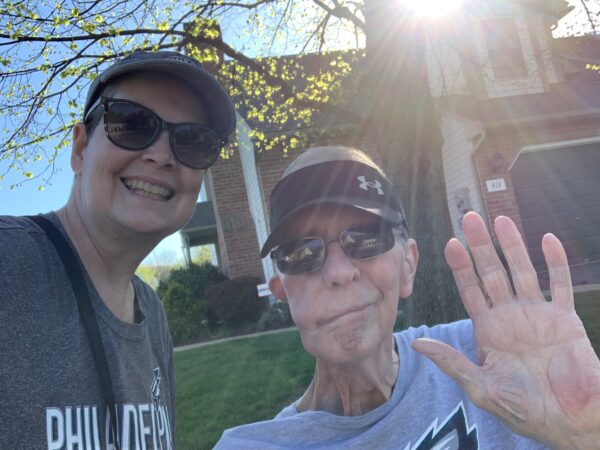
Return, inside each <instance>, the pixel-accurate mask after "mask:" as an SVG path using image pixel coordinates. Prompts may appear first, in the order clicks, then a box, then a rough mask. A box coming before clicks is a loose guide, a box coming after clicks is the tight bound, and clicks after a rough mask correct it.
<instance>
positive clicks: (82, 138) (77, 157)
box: [71, 122, 88, 175]
mask: <svg viewBox="0 0 600 450" xmlns="http://www.w3.org/2000/svg"><path fill="white" fill-rule="evenodd" d="M72 139H73V143H72V144H71V169H73V172H74V173H75V174H76V175H81V170H82V167H83V151H84V150H85V148H86V147H87V142H88V138H87V130H86V127H85V125H84V124H83V123H82V122H79V123H77V124H75V126H74V127H73V136H72Z"/></svg>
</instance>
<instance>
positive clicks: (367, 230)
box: [271, 224, 395, 275]
mask: <svg viewBox="0 0 600 450" xmlns="http://www.w3.org/2000/svg"><path fill="white" fill-rule="evenodd" d="M334 241H339V243H340V244H341V246H342V249H343V250H344V253H346V255H348V256H349V257H350V258H352V259H368V258H373V257H375V256H378V255H381V254H383V253H385V252H387V251H388V250H390V249H391V248H392V247H393V246H394V243H395V237H394V231H393V228H392V227H391V226H384V227H382V226H380V225H379V224H378V225H376V226H367V227H360V228H353V229H348V230H344V231H342V232H341V233H340V235H339V236H338V237H335V238H331V239H323V238H320V237H303V238H299V239H295V240H293V241H290V242H286V243H285V244H282V245H280V246H279V247H277V248H276V249H275V250H273V251H272V252H271V258H273V259H274V260H275V263H276V264H277V269H279V271H280V272H281V273H284V274H286V275H300V274H303V273H310V272H316V271H317V270H319V269H321V267H323V264H324V263H325V260H326V259H327V244H329V243H330V242H334Z"/></svg>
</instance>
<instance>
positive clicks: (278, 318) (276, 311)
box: [257, 300, 294, 331]
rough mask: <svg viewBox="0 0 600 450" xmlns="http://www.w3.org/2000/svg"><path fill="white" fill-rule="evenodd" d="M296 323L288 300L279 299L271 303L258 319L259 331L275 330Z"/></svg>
mask: <svg viewBox="0 0 600 450" xmlns="http://www.w3.org/2000/svg"><path fill="white" fill-rule="evenodd" d="M292 325H294V322H293V321H292V315H291V313H290V306H289V305H288V304H287V303H286V302H282V301H280V300H278V301H277V302H275V303H273V304H272V305H270V306H269V307H268V308H267V310H266V311H265V312H264V313H263V314H262V316H261V318H260V320H259V321H258V325H257V329H258V330H259V331H265V330H275V329H277V328H285V327H291V326H292Z"/></svg>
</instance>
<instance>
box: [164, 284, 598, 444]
mask: <svg viewBox="0 0 600 450" xmlns="http://www.w3.org/2000/svg"><path fill="white" fill-rule="evenodd" d="M576 298H577V300H576V309H577V312H578V313H579V316H580V317H581V319H582V321H583V324H584V325H585V327H586V330H587V332H588V334H589V336H590V339H591V340H592V344H593V345H594V348H595V349H596V352H599V353H600V292H598V291H595V292H589V293H584V294H578V295H577V296H576ZM313 368H314V362H313V359H312V357H310V356H309V355H308V354H307V353H306V352H305V351H304V350H303V349H302V345H301V343H300V338H299V336H298V333H297V332H296V331H287V332H282V333H278V334H271V335H265V336H259V337H253V338H249V339H242V340H237V341H231V342H225V343H222V344H215V345H209V346H206V347H200V348H197V349H194V350H187V351H183V352H178V353H176V354H175V372H176V377H177V418H176V422H177V447H178V448H179V449H181V450H196V449H198V450H203V449H210V448H212V446H213V445H214V444H215V442H216V441H217V440H218V439H219V437H220V436H221V433H222V432H223V430H224V429H225V428H230V427H233V426H235V425H239V424H243V423H248V422H255V421H258V420H265V419H269V418H271V417H273V416H274V415H275V414H276V413H277V412H278V411H279V410H280V409H281V408H282V407H283V406H285V405H287V404H289V403H290V402H292V401H293V400H294V399H296V398H297V397H298V396H299V395H300V394H301V393H302V392H303V391H304V389H305V388H306V386H308V383H309V382H310V380H311V378H312V372H313Z"/></svg>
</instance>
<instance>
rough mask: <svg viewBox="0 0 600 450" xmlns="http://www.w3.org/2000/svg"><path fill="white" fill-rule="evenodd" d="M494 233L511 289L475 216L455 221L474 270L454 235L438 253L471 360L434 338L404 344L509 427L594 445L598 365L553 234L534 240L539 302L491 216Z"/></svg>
mask: <svg viewBox="0 0 600 450" xmlns="http://www.w3.org/2000/svg"><path fill="white" fill-rule="evenodd" d="M494 230H495V232H496V236H497V237H498V241H499V243H500V246H501V248H502V251H503V253H504V255H505V257H506V260H507V262H508V265H509V268H510V273H511V276H512V280H513V285H514V289H513V286H511V283H510V281H509V279H508V276H507V274H506V271H505V270H504V268H503V266H502V264H501V262H500V259H499V258H498V255H497V253H496V251H495V249H494V246H493V244H492V240H491V238H490V236H489V233H488V232H487V229H486V227H485V224H484V222H483V220H482V219H481V217H480V216H479V215H477V214H475V213H469V214H467V215H466V216H465V217H464V219H463V231H464V233H465V238H466V240H467V242H468V244H469V248H470V250H471V255H472V258H473V261H474V263H475V266H476V268H477V272H475V268H474V267H473V262H472V260H471V257H470V256H469V254H468V253H467V251H466V250H465V248H464V247H463V245H462V244H461V243H460V242H459V241H458V240H456V239H452V240H450V241H449V242H448V244H447V245H446V249H445V254H446V261H447V262H448V264H449V266H450V268H451V269H452V272H453V274H454V279H455V281H456V285H457V287H458V291H459V293H460V296H461V299H462V302H463V304H464V305H465V308H466V310H467V312H468V314H469V316H470V317H471V320H472V321H473V328H474V333H475V339H476V342H477V354H478V359H479V364H478V365H477V364H473V363H472V362H471V361H470V360H469V359H468V358H467V357H465V356H464V355H463V354H461V353H459V352H458V351H456V350H454V349H453V348H451V347H449V346H447V345H445V344H442V343H441V342H436V341H432V340H426V339H419V340H416V341H415V342H414V343H413V348H414V349H415V350H417V351H419V352H421V353H423V354H424V355H426V356H428V357H429V358H431V359H432V360H433V361H434V362H435V363H436V364H437V365H438V367H440V369H442V370H443V371H444V372H445V373H446V374H448V375H449V376H451V377H452V378H453V379H454V380H456V381H457V382H458V383H459V384H460V385H461V386H462V388H463V389H464V390H465V391H466V393H467V394H468V395H469V397H470V398H471V400H472V401H473V402H474V403H475V404H476V405H477V406H479V407H480V408H483V409H485V410H488V411H490V412H491V413H493V414H495V415H496V416H498V417H499V418H500V419H502V420H503V421H504V422H505V423H506V424H507V425H508V426H509V427H510V428H511V429H512V430H513V431H514V432H516V433H518V434H521V435H524V436H528V437H531V438H533V439H536V440H538V441H540V442H542V443H544V444H546V445H549V446H551V447H552V448H565V449H575V448H577V449H586V450H591V449H600V361H599V360H598V357H597V356H596V354H595V352H594V350H593V348H592V346H591V344H590V341H589V339H588V337H587V334H586V332H585V329H584V327H583V325H582V323H581V320H580V319H579V317H578V316H577V314H576V313H575V308H574V303H573V288H572V284H571V276H570V271H569V266H568V262H567V257H566V254H565V251H564V249H563V247H562V244H561V243H560V241H559V240H558V238H556V236H554V235H552V234H546V235H545V236H544V237H543V239H542V250H543V252H544V256H545V259H546V263H547V265H548V270H549V274H550V291H551V294H552V301H550V302H548V301H546V300H545V298H544V296H543V295H542V292H541V290H540V287H539V283H538V279H537V275H536V272H535V270H534V268H533V266H532V264H531V261H530V259H529V256H528V254H527V251H526V248H525V245H524V243H523V240H522V238H521V235H520V234H519V232H518V230H517V227H516V226H515V224H514V223H513V222H512V221H511V220H510V219H509V218H507V217H498V218H497V219H496V221H495V223H494ZM599 301H600V299H599Z"/></svg>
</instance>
